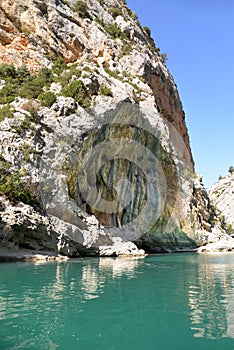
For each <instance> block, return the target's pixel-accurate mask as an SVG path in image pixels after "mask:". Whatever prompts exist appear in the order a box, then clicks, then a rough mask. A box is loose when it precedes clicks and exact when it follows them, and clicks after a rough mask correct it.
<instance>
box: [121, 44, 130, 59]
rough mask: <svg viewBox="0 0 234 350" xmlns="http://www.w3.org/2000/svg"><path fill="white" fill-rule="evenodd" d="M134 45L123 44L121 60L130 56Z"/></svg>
mask: <svg viewBox="0 0 234 350" xmlns="http://www.w3.org/2000/svg"><path fill="white" fill-rule="evenodd" d="M132 48H133V45H132V44H130V43H129V44H123V46H122V47H121V50H120V53H119V58H122V57H124V56H126V55H130V53H131V51H132Z"/></svg>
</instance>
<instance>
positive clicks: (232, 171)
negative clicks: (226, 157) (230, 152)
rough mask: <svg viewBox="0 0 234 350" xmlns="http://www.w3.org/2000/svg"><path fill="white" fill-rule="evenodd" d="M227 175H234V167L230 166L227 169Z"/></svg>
mask: <svg viewBox="0 0 234 350" xmlns="http://www.w3.org/2000/svg"><path fill="white" fill-rule="evenodd" d="M228 171H229V173H230V174H233V173H234V167H233V166H232V165H231V166H230V167H229V169H228Z"/></svg>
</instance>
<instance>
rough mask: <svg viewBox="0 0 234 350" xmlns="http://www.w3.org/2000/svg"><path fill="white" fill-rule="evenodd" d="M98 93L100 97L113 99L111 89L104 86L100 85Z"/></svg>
mask: <svg viewBox="0 0 234 350" xmlns="http://www.w3.org/2000/svg"><path fill="white" fill-rule="evenodd" d="M99 92H100V94H101V95H104V96H111V97H113V93H112V91H111V89H110V88H109V87H108V86H106V85H101V86H100V89H99Z"/></svg>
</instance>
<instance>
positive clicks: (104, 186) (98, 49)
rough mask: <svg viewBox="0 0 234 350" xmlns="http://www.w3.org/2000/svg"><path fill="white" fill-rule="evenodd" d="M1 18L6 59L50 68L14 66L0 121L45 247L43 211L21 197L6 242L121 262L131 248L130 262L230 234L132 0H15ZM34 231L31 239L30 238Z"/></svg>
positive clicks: (4, 150)
mask: <svg viewBox="0 0 234 350" xmlns="http://www.w3.org/2000/svg"><path fill="white" fill-rule="evenodd" d="M0 16H1V21H0V23H1V24H0V26H1V31H0V43H1V47H0V49H1V50H0V63H7V64H14V65H15V66H16V67H22V65H26V66H27V67H28V69H29V70H30V71H31V72H33V73H34V72H39V73H38V74H39V75H38V76H37V77H36V78H33V76H29V75H28V72H26V71H25V69H22V68H21V70H19V71H17V70H16V71H13V70H12V68H11V70H10V72H11V75H12V77H13V78H12V79H13V80H10V82H9V80H8V76H7V75H6V74H5V76H4V74H3V73H2V74H3V76H2V80H1V90H0V98H1V101H2V103H7V102H9V101H10V111H9V110H8V109H5V110H4V111H5V114H4V118H0V120H1V121H0V132H1V141H0V152H1V158H0V161H1V162H2V166H3V167H5V168H6V170H4V171H2V172H1V174H0V175H1V178H2V179H7V181H9V183H11V181H12V176H13V179H14V177H17V176H20V178H21V181H22V183H23V184H24V185H25V188H27V187H30V189H32V190H33V193H34V196H36V198H37V201H39V202H40V210H42V212H43V215H42V214H40V215H41V216H40V217H41V220H42V221H43V220H44V219H43V218H44V217H47V220H48V221H47V223H46V224H45V226H46V229H45V230H44V235H45V236H44V238H43V239H41V238H40V237H38V240H37V239H36V238H35V237H36V231H37V229H36V227H37V226H33V229H32V230H31V231H30V227H31V226H32V222H34V221H35V220H34V219H35V216H37V214H36V213H37V212H38V210H39V209H38V208H36V207H35V205H34V209H33V210H32V211H31V212H30V210H28V209H27V208H28V207H27V205H28V201H29V200H30V201H32V197H30V196H29V197H27V198H26V199H25V196H23V199H22V195H21V196H19V195H18V197H19V200H21V202H22V201H25V202H26V204H23V203H21V204H19V205H20V206H21V207H22V208H23V209H22V210H21V209H20V210H21V214H20V218H21V219H20V220H18V221H17V218H16V220H15V222H14V220H13V219H12V215H10V216H9V215H8V214H7V213H8V211H7V210H8V209H7V208H8V205H6V204H4V205H3V206H2V208H3V210H2V213H1V217H2V222H1V239H2V244H4V246H9V247H11V246H12V244H14V245H15V246H16V247H27V246H28V247H30V248H31V249H39V248H41V249H49V248H50V249H54V250H55V251H58V252H60V253H63V254H67V255H70V256H79V255H83V254H100V255H103V254H104V255H105V254H106V255H112V254H121V249H120V248H119V245H120V243H121V242H122V243H123V247H124V248H123V250H122V253H123V254H124V252H128V253H127V254H129V252H130V251H131V252H132V253H133V254H142V251H138V250H137V249H136V247H135V245H134V244H132V243H127V244H126V242H128V241H129V242H135V243H136V244H137V246H138V247H140V248H144V249H146V250H147V251H151V252H157V251H171V250H184V249H185V250H186V249H194V248H196V247H197V246H199V245H202V244H204V243H207V242H208V241H209V238H208V237H209V233H212V229H214V227H216V230H219V234H222V229H221V228H220V227H218V218H217V217H216V214H215V212H213V211H212V210H211V207H210V203H209V199H208V197H207V194H206V192H205V190H204V188H203V186H202V184H201V183H200V182H199V180H197V178H196V175H195V174H194V172H193V171H194V163H193V159H192V154H191V150H190V145H189V136H188V132H187V128H186V124H185V116H184V112H183V108H182V104H181V101H180V98H179V94H178V91H177V88H176V85H175V83H174V80H173V78H172V76H171V75H170V73H169V72H168V70H167V69H166V67H165V64H164V62H163V56H162V55H160V53H159V50H158V49H156V47H155V46H154V43H153V41H152V38H150V36H149V33H148V32H147V31H146V30H145V29H144V28H142V27H141V26H140V24H139V22H138V21H136V20H135V19H134V14H133V13H132V12H131V10H129V9H128V8H127V7H126V5H125V3H124V2H123V1H120V0H119V1H117V0H105V1H97V0H89V1H85V2H80V1H78V2H76V1H72V0H70V1H68V0H67V1H61V0H52V1H49V0H48V1H47V0H45V1H39V0H30V1H26V0H18V1H14V2H12V1H10V0H3V1H2V2H1V4H0ZM58 57H59V58H60V59H58ZM41 68H44V70H40V69H41ZM45 68H46V70H45ZM48 68H49V69H48ZM4 69H5V71H4V72H6V67H5V68H4ZM2 72H3V70H2ZM17 74H18V75H17ZM17 77H20V79H21V81H20V84H21V85H20V86H18V85H17V83H16V81H15V80H16V78H17ZM43 79H44V80H43ZM43 81H44V86H43V87H42V86H41V84H42V82H43ZM9 84H11V86H9ZM14 84H15V85H14ZM12 85H13V86H14V87H13V88H12ZM9 91H10V92H9ZM4 93H5V95H7V98H6V99H4V98H5V97H4ZM7 108H8V107H7ZM6 111H7V112H6ZM2 113H3V112H2ZM12 174H13V175H12ZM1 178H0V181H1ZM26 184H27V186H26ZM29 185H30V186H29ZM1 186H2V187H1ZM1 188H2V192H4V191H5V192H4V194H8V196H9V192H7V188H6V187H4V186H3V185H2V184H1V183H0V191H1ZM3 189H4V191H3ZM15 192H16V191H15ZM18 192H19V191H18ZM2 201H3V202H4V197H2ZM29 204H31V203H29ZM35 211H36V212H35ZM24 213H25V215H26V216H27V217H28V220H26V221H25V220H24V219H23V216H24ZM38 215H39V214H38ZM9 217H10V219H9ZM29 217H30V218H29ZM37 221H39V218H37ZM5 227H8V230H9V231H10V232H12V234H10V235H8V236H7V235H6V230H5ZM22 227H25V228H26V231H27V229H28V230H29V231H30V232H31V233H30V235H29V236H30V238H29V239H28V238H27V239H26V238H24V237H25V236H24V235H22V234H21V239H20V241H19V240H18V238H17V234H15V232H17V230H18V228H20V230H21V232H22ZM29 231H27V232H29ZM49 232H53V235H52V236H53V237H54V238H53V239H52V241H51V239H50V238H49V237H50V234H49ZM34 234H35V235H34ZM35 239H36V241H37V242H35ZM47 240H48V242H50V241H51V244H52V246H51V245H50V243H48V246H46V244H45V242H46V241H47ZM24 241H25V242H27V243H24ZM32 242H34V243H32Z"/></svg>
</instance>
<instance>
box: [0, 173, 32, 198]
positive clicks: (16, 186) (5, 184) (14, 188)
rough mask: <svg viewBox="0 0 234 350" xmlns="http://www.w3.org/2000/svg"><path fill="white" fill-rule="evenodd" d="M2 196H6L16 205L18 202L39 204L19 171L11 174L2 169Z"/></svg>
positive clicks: (0, 182)
mask: <svg viewBox="0 0 234 350" xmlns="http://www.w3.org/2000/svg"><path fill="white" fill-rule="evenodd" d="M0 195H1V196H3V195H5V196H6V197H7V198H8V199H9V200H10V201H11V202H12V203H14V204H16V203H18V202H23V203H25V204H31V205H32V204H38V202H37V199H36V197H35V195H34V194H33V193H32V192H31V191H30V189H29V187H28V183H25V182H23V180H22V175H21V174H20V172H19V171H15V172H13V173H11V172H10V171H9V170H5V169H0Z"/></svg>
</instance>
